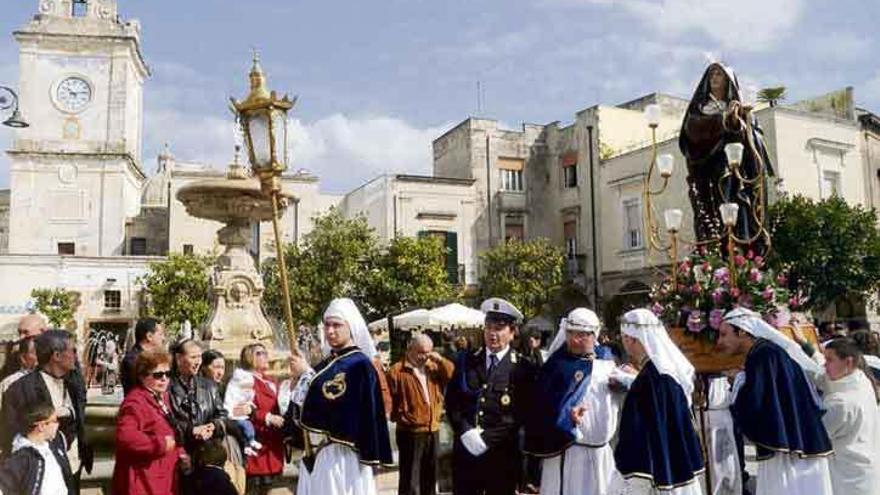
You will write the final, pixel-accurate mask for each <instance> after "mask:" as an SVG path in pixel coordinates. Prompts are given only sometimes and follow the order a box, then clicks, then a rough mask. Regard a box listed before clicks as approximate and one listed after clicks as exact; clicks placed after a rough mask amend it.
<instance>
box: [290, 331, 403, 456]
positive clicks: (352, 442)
mask: <svg viewBox="0 0 880 495" xmlns="http://www.w3.org/2000/svg"><path fill="white" fill-rule="evenodd" d="M322 364H323V366H321V365H319V366H318V371H317V373H316V375H315V377H314V378H313V379H312V382H311V384H310V385H309V390H308V393H307V394H306V400H305V402H303V408H302V415H301V417H300V424H301V426H302V427H303V428H304V429H306V430H309V431H312V432H316V433H323V434H324V435H326V436H327V437H328V438H329V439H330V441H331V442H335V443H340V444H343V445H346V446H348V447H351V448H353V449H354V450H355V451H356V452H357V454H358V459H359V460H360V462H361V463H362V464H371V465H372V464H389V465H390V464H391V463H392V458H391V442H390V440H389V438H388V423H387V422H386V420H385V406H384V405H383V402H382V391H381V389H380V388H379V378H378V376H377V375H376V369H375V368H374V367H373V364H372V363H371V362H370V359H369V358H367V356H366V355H365V354H364V353H362V352H361V351H360V350H358V349H357V348H356V347H351V348H348V349H344V350H343V351H341V352H340V353H339V355H338V356H336V357H335V358H332V359H331V360H330V361H328V362H326V364H324V363H322Z"/></svg>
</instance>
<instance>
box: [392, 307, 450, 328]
mask: <svg viewBox="0 0 880 495" xmlns="http://www.w3.org/2000/svg"><path fill="white" fill-rule="evenodd" d="M439 327H440V322H439V321H437V319H436V318H435V317H434V315H433V314H432V313H431V311H428V310H427V309H414V310H412V311H408V312H406V313H403V314H402V315H397V316H395V317H394V328H399V329H402V330H408V329H411V328H423V329H428V328H430V329H435V328H439Z"/></svg>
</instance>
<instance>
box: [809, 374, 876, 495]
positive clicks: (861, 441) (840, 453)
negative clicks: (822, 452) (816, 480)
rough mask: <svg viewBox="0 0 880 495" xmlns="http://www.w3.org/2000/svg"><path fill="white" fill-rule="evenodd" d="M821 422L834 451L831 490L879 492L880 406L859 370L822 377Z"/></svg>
mask: <svg viewBox="0 0 880 495" xmlns="http://www.w3.org/2000/svg"><path fill="white" fill-rule="evenodd" d="M822 388H823V390H824V391H825V409H826V412H825V415H824V416H822V423H824V424H825V429H826V430H827V431H828V436H829V437H830V438H831V445H832V446H833V447H834V455H833V456H832V457H831V458H829V460H828V462H829V463H830V467H831V484H832V486H833V487H834V493H835V494H839V493H844V494H846V495H871V494H876V493H880V410H878V407H877V402H876V398H875V395H874V387H873V386H872V384H871V381H870V380H869V379H868V377H867V376H865V373H864V372H862V371H861V370H856V371H855V372H853V373H851V374H850V375H849V376H846V377H843V378H841V379H839V380H835V381H830V380H828V381H826V383H825V384H824V386H823V387H822Z"/></svg>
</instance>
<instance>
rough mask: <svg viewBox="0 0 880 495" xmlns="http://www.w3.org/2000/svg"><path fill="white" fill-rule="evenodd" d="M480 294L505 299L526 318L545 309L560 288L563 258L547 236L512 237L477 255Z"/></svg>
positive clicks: (560, 251) (561, 285)
mask: <svg viewBox="0 0 880 495" xmlns="http://www.w3.org/2000/svg"><path fill="white" fill-rule="evenodd" d="M480 261H481V262H482V272H483V275H482V276H481V277H480V291H481V295H482V296H483V297H484V298H486V297H502V298H504V299H507V300H508V301H510V302H511V303H513V304H514V305H516V307H518V308H519V309H520V311H522V312H523V315H525V317H526V319H530V318H532V317H535V316H537V315H539V314H540V313H541V312H542V311H544V310H545V309H546V308H547V306H548V305H549V304H550V303H551V301H553V299H554V298H555V297H556V296H557V295H558V294H559V291H560V290H561V289H562V287H563V269H564V265H565V258H564V255H563V252H562V250H561V249H560V248H558V247H556V246H554V245H552V244H550V241H548V240H547V239H534V240H530V241H526V242H520V241H517V240H511V241H508V242H505V243H504V244H500V245H498V246H496V247H494V248H492V249H490V250H489V251H486V252H485V253H483V254H481V255H480Z"/></svg>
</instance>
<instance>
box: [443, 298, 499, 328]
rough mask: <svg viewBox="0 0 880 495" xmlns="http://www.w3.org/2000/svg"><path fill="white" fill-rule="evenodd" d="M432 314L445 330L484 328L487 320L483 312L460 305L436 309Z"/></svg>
mask: <svg viewBox="0 0 880 495" xmlns="http://www.w3.org/2000/svg"><path fill="white" fill-rule="evenodd" d="M431 314H432V316H433V318H434V319H435V320H436V321H437V322H439V324H440V326H441V327H443V328H447V327H457V328H477V327H482V326H483V323H484V322H485V320H486V315H485V314H483V312H482V311H480V310H478V309H474V308H469V307H467V306H464V305H462V304H458V303H452V304H447V305H446V306H441V307H439V308H434V309H432V310H431Z"/></svg>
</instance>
